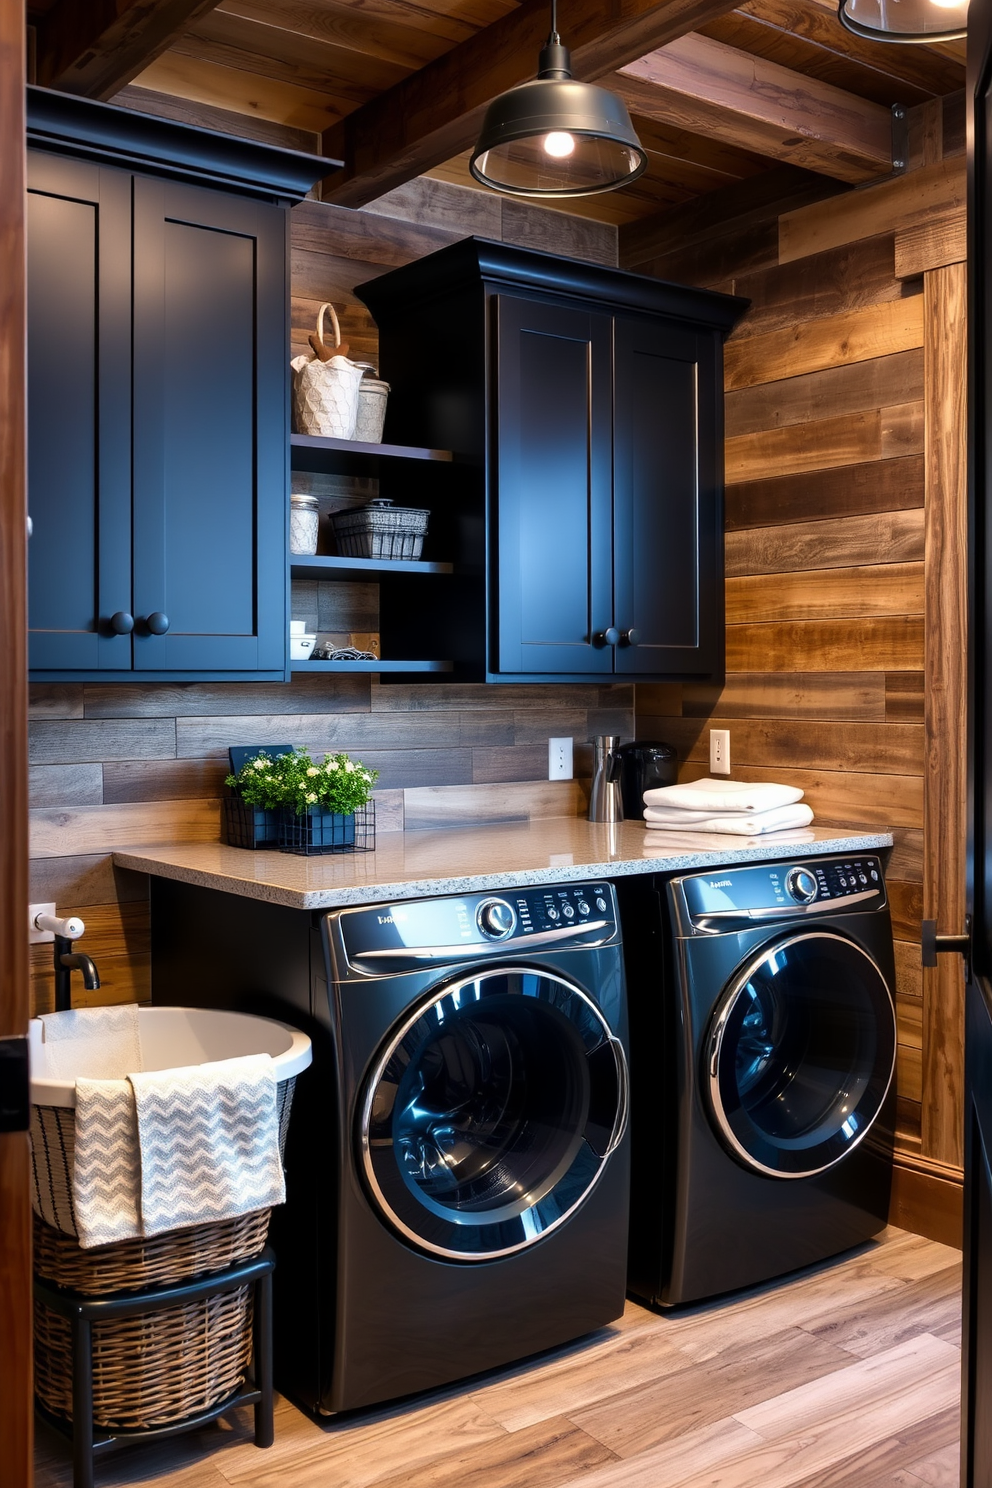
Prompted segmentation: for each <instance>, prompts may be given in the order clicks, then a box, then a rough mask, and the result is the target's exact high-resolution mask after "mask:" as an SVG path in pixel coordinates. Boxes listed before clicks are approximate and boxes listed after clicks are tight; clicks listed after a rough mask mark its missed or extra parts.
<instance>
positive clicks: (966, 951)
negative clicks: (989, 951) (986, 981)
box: [921, 915, 971, 982]
mask: <svg viewBox="0 0 992 1488" xmlns="http://www.w3.org/2000/svg"><path fill="white" fill-rule="evenodd" d="M922 929H923V934H922V937H921V938H922V942H923V943H922V947H921V949H922V952H923V965H924V966H936V965H937V957H938V956H946V955H951V954H957V955H960V956H963V957H964V970H965V978H966V980H967V981H969V982H970V981H971V915H968V916H967V918H966V919H965V922H964V934H963V935H938V934H937V921H936V920H924V921H923V927H922Z"/></svg>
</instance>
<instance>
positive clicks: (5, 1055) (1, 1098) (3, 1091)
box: [0, 1035, 31, 1132]
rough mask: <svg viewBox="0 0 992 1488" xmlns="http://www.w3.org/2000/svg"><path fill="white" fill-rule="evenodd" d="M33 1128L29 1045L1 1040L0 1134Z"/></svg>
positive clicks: (21, 1038)
mask: <svg viewBox="0 0 992 1488" xmlns="http://www.w3.org/2000/svg"><path fill="white" fill-rule="evenodd" d="M30 1125H31V1080H30V1075H29V1067H28V1041H27V1039H26V1038H25V1037H24V1036H23V1035H21V1036H19V1037H14V1038H0V1132H24V1131H27V1130H28V1128H29V1127H30Z"/></svg>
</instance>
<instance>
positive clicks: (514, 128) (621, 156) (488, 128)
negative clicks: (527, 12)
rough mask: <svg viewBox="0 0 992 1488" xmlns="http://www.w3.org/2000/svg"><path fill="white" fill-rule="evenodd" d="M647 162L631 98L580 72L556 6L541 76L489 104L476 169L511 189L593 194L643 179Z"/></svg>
mask: <svg viewBox="0 0 992 1488" xmlns="http://www.w3.org/2000/svg"><path fill="white" fill-rule="evenodd" d="M646 165H647V155H646V154H645V152H644V150H643V148H642V146H641V142H640V140H639V139H638V138H637V135H636V134H635V132H634V126H633V124H631V122H630V115H629V114H628V112H627V109H626V106H625V105H624V104H623V102H622V101H621V100H620V99H619V98H617V96H616V94H615V93H610V92H609V91H608V90H607V89H606V88H597V87H596V86H595V85H594V84H592V83H579V82H576V81H575V79H574V78H573V77H572V74H571V69H570V61H569V55H568V49H567V47H563V46H562V44H561V41H560V39H559V37H558V33H557V31H555V30H554V15H553V13H552V32H551V37H550V39H549V41H548V43H547V45H546V46H545V47H544V49H543V50H542V52H541V60H540V69H539V71H538V75H537V78H536V79H535V81H534V82H531V83H522V84H521V86H520V87H519V88H511V89H510V91H509V92H508V93H502V94H500V96H499V98H494V99H493V101H492V103H491V104H490V105H489V107H488V109H487V110H486V116H485V119H484V120H483V123H482V133H481V134H480V135H479V142H478V144H477V145H476V147H475V150H474V151H473V154H472V160H471V163H470V166H469V169H470V170H471V172H472V175H473V176H474V177H475V179H476V180H477V181H481V183H482V184H483V186H491V187H492V188H493V189H494V190H495V191H505V192H508V193H509V194H510V195H511V196H538V197H567V196H592V195H594V194H595V193H596V192H599V191H613V190H615V189H616V187H618V186H625V185H626V184H627V182H628V181H635V180H636V179H637V177H638V176H639V175H641V173H642V172H643V171H644V169H645V167H646Z"/></svg>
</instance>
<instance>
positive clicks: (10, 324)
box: [0, 0, 33, 1488]
mask: <svg viewBox="0 0 992 1488" xmlns="http://www.w3.org/2000/svg"><path fill="white" fill-rule="evenodd" d="M25 45H26V37H25V22H24V5H23V0H0V646H2V653H0V823H2V826H0V1038H5V1037H10V1036H15V1037H16V1036H23V1035H25V1034H26V1033H27V1026H28V964H27V956H28V947H27V932H26V920H27V902H28V814H27V786H28V765H27V616H26V608H27V576H26V538H25V519H26V515H27V498H26V481H25V474H26V464H25V462H26V434H25V309H26V307H25V300H26V294H25V284H26V273H25V232H24V217H25V200H26V198H25V166H24V154H25V151H24V86H25ZM0 1339H2V1340H3V1343H2V1346H0V1488H29V1485H30V1483H31V1481H32V1476H33V1474H32V1421H33V1401H32V1394H33V1391H32V1361H31V1208H30V1200H29V1190H28V1138H27V1134H26V1133H23V1132H12V1133H7V1134H0Z"/></svg>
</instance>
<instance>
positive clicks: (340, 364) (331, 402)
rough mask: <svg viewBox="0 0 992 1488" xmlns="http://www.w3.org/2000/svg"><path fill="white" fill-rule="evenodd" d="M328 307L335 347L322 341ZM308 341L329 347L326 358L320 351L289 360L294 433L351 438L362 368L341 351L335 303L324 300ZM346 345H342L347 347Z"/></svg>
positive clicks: (322, 346) (356, 415)
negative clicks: (328, 356) (310, 356)
mask: <svg viewBox="0 0 992 1488" xmlns="http://www.w3.org/2000/svg"><path fill="white" fill-rule="evenodd" d="M326 311H330V315H331V324H332V326H333V327H334V347H333V349H331V348H328V347H327V344H326V342H325V341H324V314H325V312H326ZM311 344H312V345H314V346H315V347H316V346H319V347H321V348H324V349H325V354H326V351H327V350H331V356H330V358H329V359H328V360H327V361H322V360H321V357H320V355H315V356H314V357H312V358H309V357H304V356H298V357H294V358H293V360H292V361H291V362H290V364H289V365H290V366H291V367H292V369H293V430H294V432H295V433H297V434H320V435H322V436H323V437H324V438H331V439H351V438H352V437H353V435H354V432H355V420H356V418H357V417H358V389H359V387H360V385H361V381H362V368H361V367H358V366H356V364H355V363H354V362H350V361H349V360H348V358H347V356H344V355H341V354H340V352H339V348H341V328H340V326H339V325H338V318H337V315H336V314H335V313H334V306H333V305H331V304H329V303H325V304H323V305H321V307H320V310H319V311H318V313H317V330H316V334H315V335H314V336H313V337H311ZM346 349H347V348H341V350H346Z"/></svg>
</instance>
